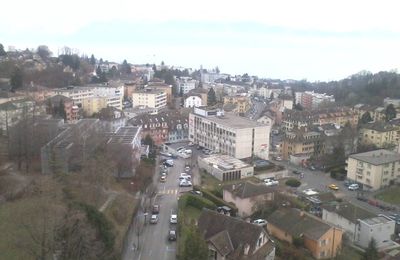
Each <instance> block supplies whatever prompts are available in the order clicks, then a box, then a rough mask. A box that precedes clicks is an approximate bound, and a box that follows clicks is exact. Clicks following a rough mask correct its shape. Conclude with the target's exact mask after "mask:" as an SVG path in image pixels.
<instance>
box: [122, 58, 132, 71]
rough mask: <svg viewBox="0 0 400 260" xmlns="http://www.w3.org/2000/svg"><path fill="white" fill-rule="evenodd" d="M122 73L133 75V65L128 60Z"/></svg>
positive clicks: (123, 64)
mask: <svg viewBox="0 0 400 260" xmlns="http://www.w3.org/2000/svg"><path fill="white" fill-rule="evenodd" d="M121 71H122V72H123V73H126V74H130V73H132V68H131V65H129V63H128V62H127V61H126V60H124V61H123V62H122V66H121Z"/></svg>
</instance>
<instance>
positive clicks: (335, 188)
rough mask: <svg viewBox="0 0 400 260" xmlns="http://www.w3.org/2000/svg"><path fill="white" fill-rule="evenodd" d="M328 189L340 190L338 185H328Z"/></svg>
mask: <svg viewBox="0 0 400 260" xmlns="http://www.w3.org/2000/svg"><path fill="white" fill-rule="evenodd" d="M328 188H329V189H331V190H339V187H338V186H337V185H336V184H330V185H328Z"/></svg>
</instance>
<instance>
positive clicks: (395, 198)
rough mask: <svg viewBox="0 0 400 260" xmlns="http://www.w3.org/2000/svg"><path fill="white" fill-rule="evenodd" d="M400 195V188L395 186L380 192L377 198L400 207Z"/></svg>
mask: <svg viewBox="0 0 400 260" xmlns="http://www.w3.org/2000/svg"><path fill="white" fill-rule="evenodd" d="M399 194H400V187H398V186H394V187H390V188H388V189H386V190H384V191H382V192H380V193H379V194H377V195H376V196H375V197H376V198H377V199H379V200H382V201H384V202H387V203H390V204H396V205H400V196H399Z"/></svg>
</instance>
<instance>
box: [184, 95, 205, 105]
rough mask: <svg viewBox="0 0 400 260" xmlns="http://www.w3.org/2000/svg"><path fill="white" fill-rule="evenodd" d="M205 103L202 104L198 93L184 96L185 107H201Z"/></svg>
mask: <svg viewBox="0 0 400 260" xmlns="http://www.w3.org/2000/svg"><path fill="white" fill-rule="evenodd" d="M203 105H206V104H202V101H201V97H200V95H196V94H193V95H190V96H187V97H185V99H184V106H185V107H201V106H203Z"/></svg>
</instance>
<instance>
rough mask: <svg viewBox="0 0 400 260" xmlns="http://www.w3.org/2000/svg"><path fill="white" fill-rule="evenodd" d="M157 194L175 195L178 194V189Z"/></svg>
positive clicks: (161, 191)
mask: <svg viewBox="0 0 400 260" xmlns="http://www.w3.org/2000/svg"><path fill="white" fill-rule="evenodd" d="M158 194H170V195H176V194H178V189H168V190H159V191H158Z"/></svg>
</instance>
